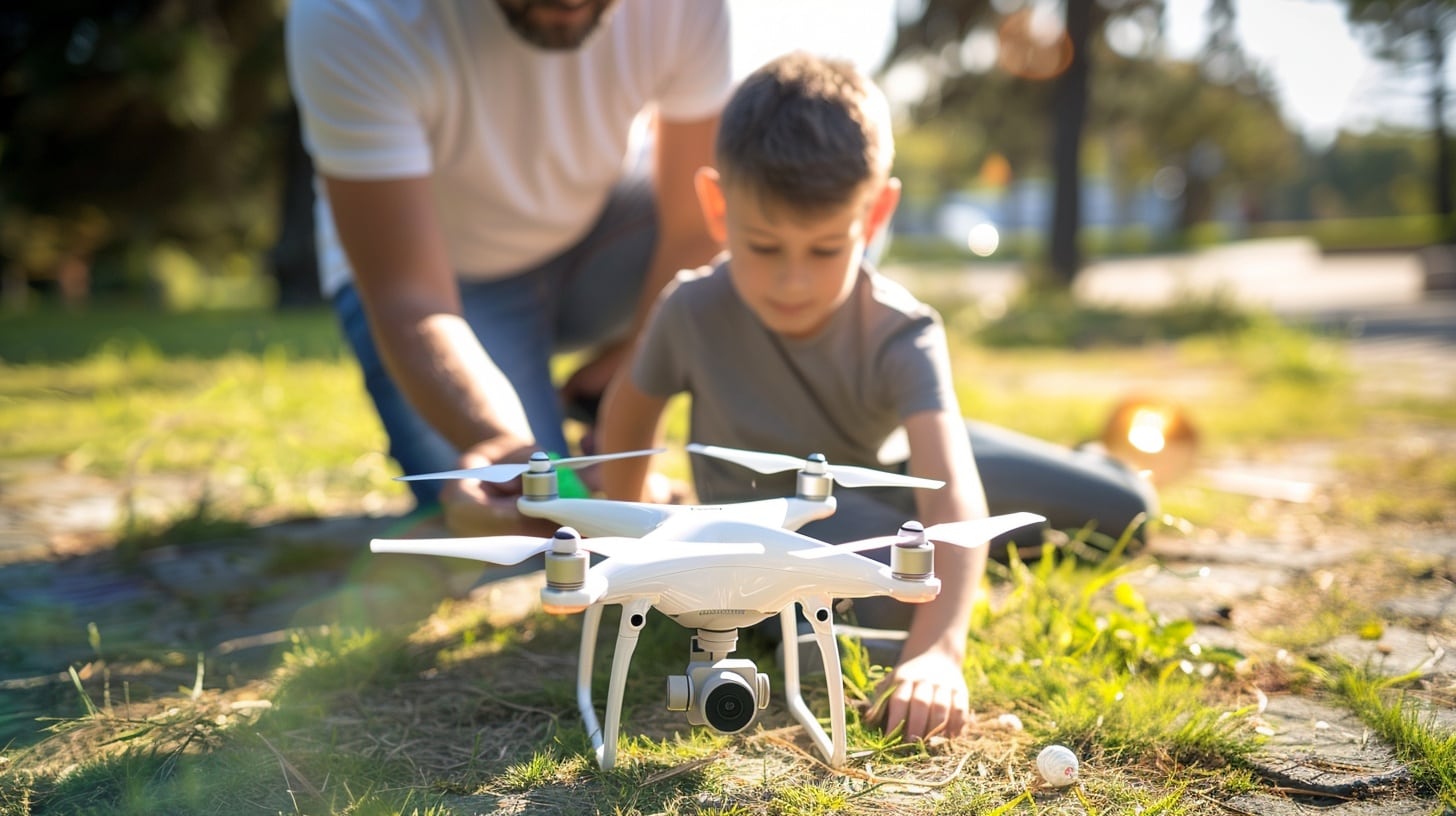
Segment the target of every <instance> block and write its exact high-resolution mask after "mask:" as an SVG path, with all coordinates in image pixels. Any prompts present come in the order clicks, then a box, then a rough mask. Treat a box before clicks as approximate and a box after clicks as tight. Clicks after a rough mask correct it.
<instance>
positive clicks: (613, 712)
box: [576, 598, 847, 771]
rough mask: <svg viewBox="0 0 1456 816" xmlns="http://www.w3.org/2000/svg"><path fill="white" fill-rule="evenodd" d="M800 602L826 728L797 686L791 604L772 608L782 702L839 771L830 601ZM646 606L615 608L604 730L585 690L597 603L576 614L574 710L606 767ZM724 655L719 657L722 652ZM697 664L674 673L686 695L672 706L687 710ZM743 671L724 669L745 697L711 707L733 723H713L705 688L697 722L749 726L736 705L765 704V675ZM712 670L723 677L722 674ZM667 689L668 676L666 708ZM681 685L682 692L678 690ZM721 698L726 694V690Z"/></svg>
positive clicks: (841, 753)
mask: <svg viewBox="0 0 1456 816" xmlns="http://www.w3.org/2000/svg"><path fill="white" fill-rule="evenodd" d="M799 605H800V606H801V607H803V609H804V614H805V616H806V617H807V618H808V619H809V625H810V626H811V627H812V628H813V631H814V639H815V640H816V641H817V642H818V644H819V654H820V657H821V658H822V659H823V661H824V668H825V676H826V678H828V691H829V732H828V733H825V731H824V727H823V726H822V725H820V724H819V719H818V718H817V717H815V716H814V712H813V711H811V710H810V709H809V704H808V703H806V702H805V701H804V696H803V693H802V692H801V690H800V685H799V650H798V649H797V648H795V647H794V644H795V643H796V641H797V639H798V632H797V626H798V625H797V622H796V617H795V614H794V608H793V606H792V605H791V606H789V607H788V608H787V609H785V610H784V611H782V612H781V613H779V625H780V626H781V627H782V628H783V642H784V645H785V648H784V657H783V669H784V698H785V701H786V702H787V704H788V707H789V711H790V712H791V713H792V714H793V715H794V719H796V720H797V721H798V722H799V724H800V725H802V726H803V727H804V729H805V730H806V731H808V732H809V736H810V738H811V739H812V740H813V741H814V744H815V746H816V747H817V748H818V749H819V751H820V753H822V754H823V755H824V757H825V758H826V759H827V761H828V763H829V765H830V766H831V767H834V768H838V767H841V766H843V765H844V762H845V759H846V754H847V751H846V748H845V724H844V681H843V679H842V675H841V674H840V666H839V646H838V644H837V643H836V642H835V639H834V624H833V620H832V615H831V614H830V601H829V599H828V598H804V599H801V600H800V601H799ZM650 608H651V603H650V602H649V601H648V600H646V599H637V600H634V601H630V602H628V603H626V604H623V605H622V620H621V622H620V623H619V624H618V628H617V646H616V650H615V652H614V654H613V657H612V676H611V681H610V683H609V684H608V686H607V711H606V720H607V722H606V727H605V728H603V727H602V724H601V722H600V721H599V720H598V719H597V712H596V706H595V704H594V703H593V702H592V694H591V681H592V665H593V661H594V660H595V657H596V640H597V632H598V630H599V628H600V626H601V621H602V605H601V604H595V605H593V606H590V607H588V608H587V610H586V613H585V615H584V616H583V618H582V631H581V651H580V653H579V655H578V659H577V669H576V705H577V708H578V709H579V710H580V712H581V720H582V724H583V725H584V726H585V727H586V731H587V735H588V737H589V738H590V739H591V743H592V749H593V751H594V753H595V754H596V758H597V764H598V765H599V766H600V767H601V769H602V770H604V771H606V770H611V769H612V768H613V767H614V766H615V765H616V764H617V737H618V734H619V732H620V729H621V722H622V695H623V692H624V691H625V690H626V686H627V673H628V669H629V668H630V666H631V663H632V653H633V652H634V651H635V650H636V649H637V640H638V636H639V635H640V634H641V632H642V627H643V626H644V625H645V624H646V622H647V610H648V609H650ZM700 634H701V633H700ZM730 650H731V648H730ZM724 655H726V652H725V653H724ZM712 656H713V657H714V658H715V660H716V658H717V657H718V656H717V655H716V654H715V655H712ZM739 662H742V663H745V664H747V663H748V661H722V660H717V661H716V662H715V663H714V664H712V665H711V666H709V665H707V664H703V667H704V668H721V667H724V666H726V665H727V664H728V663H734V664H737V663H739ZM698 665H699V664H691V665H690V666H689V671H690V674H689V675H688V676H684V677H682V678H680V680H681V682H680V683H679V686H680V688H679V690H678V694H677V696H678V697H679V698H683V697H684V695H686V697H685V699H680V700H679V701H678V705H677V707H678V708H679V710H682V709H686V708H688V707H689V706H690V705H692V703H690V702H689V701H690V700H692V699H693V697H694V696H695V695H694V694H693V693H692V691H690V689H692V687H693V684H694V681H699V680H701V679H702V678H700V677H696V675H697V674H699V673H700V672H693V671H692V669H693V668H694V666H698ZM747 668H748V669H749V670H750V671H744V669H743V667H738V666H736V665H735V666H734V667H732V669H731V673H736V674H739V675H741V676H743V678H744V681H745V682H744V683H743V686H744V689H745V691H746V692H747V694H746V696H744V698H743V699H742V701H741V702H739V703H733V704H731V705H728V706H727V707H724V706H722V705H720V706H718V709H721V710H718V709H713V710H714V711H716V713H717V714H718V715H725V716H726V718H727V719H728V720H733V722H731V723H724V722H717V721H716V719H717V718H716V717H715V716H714V715H713V714H709V713H707V712H708V711H709V709H710V708H712V705H711V701H712V700H713V696H712V695H713V692H712V691H704V692H703V695H704V697H705V699H704V700H699V701H698V702H699V703H700V704H701V703H708V704H709V705H701V706H700V707H702V708H703V714H704V718H705V720H704V721H705V722H707V723H708V724H710V725H712V726H713V727H715V728H717V729H718V730H720V731H722V732H724V733H731V732H732V731H733V730H742V728H744V727H747V725H748V724H749V723H751V721H752V718H751V717H749V719H748V721H747V722H741V724H740V723H739V721H737V719H736V718H737V717H740V716H742V714H743V713H746V712H743V711H742V710H741V707H743V706H752V708H762V707H764V706H766V705H767V704H768V682H767V681H768V678H767V677H766V676H764V675H758V674H757V673H756V671H752V666H751V664H749V665H748V667H747ZM750 672H751V673H753V674H754V675H755V676H754V678H753V681H752V682H751V685H750V682H749V680H748V674H749V673H750ZM719 673H720V674H725V673H724V672H719ZM690 677H692V678H693V681H690V680H689V678H690ZM674 679H678V678H674ZM729 679H730V680H732V681H733V683H735V684H736V683H738V681H737V680H736V679H732V678H729ZM719 688H725V689H731V688H732V686H731V685H729V684H720V685H719ZM673 689H674V686H673V683H672V679H670V680H669V707H670V708H673V707H674V702H673V699H674V697H673ZM683 689H689V690H688V691H684V690H683ZM728 696H729V697H731V696H733V695H728ZM726 699H727V698H726V697H725V700H726ZM750 711H751V709H750ZM689 719H690V720H694V719H696V718H694V717H692V715H689Z"/></svg>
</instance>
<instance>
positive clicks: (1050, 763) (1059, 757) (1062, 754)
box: [1036, 745, 1077, 788]
mask: <svg viewBox="0 0 1456 816" xmlns="http://www.w3.org/2000/svg"><path fill="white" fill-rule="evenodd" d="M1036 769H1037V770H1038V771H1041V778H1042V779H1045V780H1046V781H1047V784H1048V785H1051V786H1052V787H1054V788H1064V787H1066V786H1068V785H1070V784H1072V783H1073V782H1076V781H1077V755H1076V754H1074V753H1072V749H1071V748H1068V747H1067V746H1065V745H1048V746H1047V747H1045V748H1043V749H1041V753H1040V754H1037V755H1036Z"/></svg>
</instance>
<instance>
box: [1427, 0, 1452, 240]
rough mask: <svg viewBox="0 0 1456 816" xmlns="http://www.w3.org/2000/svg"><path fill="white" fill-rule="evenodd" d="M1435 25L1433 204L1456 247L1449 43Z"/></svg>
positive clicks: (1445, 234) (1445, 235)
mask: <svg viewBox="0 0 1456 816" xmlns="http://www.w3.org/2000/svg"><path fill="white" fill-rule="evenodd" d="M1441 35H1442V32H1441V29H1440V27H1439V26H1437V25H1436V24H1435V21H1432V22H1431V25H1430V26H1429V27H1428V28H1427V29H1426V37H1427V38H1428V40H1429V42H1430V47H1431V60H1430V62H1431V131H1432V135H1433V136H1434V138H1435V140H1436V172H1435V174H1434V175H1435V178H1434V183H1435V189H1434V193H1435V195H1434V196H1433V203H1434V204H1435V205H1436V213H1437V214H1438V215H1439V216H1440V217H1441V239H1442V240H1443V241H1445V242H1446V243H1448V244H1456V219H1453V217H1452V210H1453V207H1452V200H1451V181H1452V179H1451V144H1450V142H1449V141H1447V139H1446V43H1445V40H1444V39H1443V38H1442V36H1441Z"/></svg>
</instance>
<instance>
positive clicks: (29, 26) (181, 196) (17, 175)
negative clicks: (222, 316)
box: [0, 0, 288, 286]
mask: <svg viewBox="0 0 1456 816" xmlns="http://www.w3.org/2000/svg"><path fill="white" fill-rule="evenodd" d="M283 9H284V5H283V4H282V3H278V2H257V0H72V2H68V3H64V4H59V5H57V4H55V3H44V2H39V0H24V1H23V2H14V3H10V4H7V8H6V10H5V11H3V12H0V220H3V223H4V230H3V232H0V253H3V254H4V255H5V256H6V261H7V266H9V267H11V268H17V267H18V268H19V270H20V272H21V273H22V274H34V273H45V272H46V271H47V270H53V269H56V268H65V267H68V266H71V267H74V266H76V265H80V266H83V267H88V268H89V266H90V265H91V263H92V260H93V259H94V258H95V257H96V255H97V253H98V252H99V251H101V250H102V248H103V247H104V246H111V247H115V246H117V245H131V246H137V245H145V246H151V245H156V244H160V243H164V242H174V243H175V244H177V245H179V246H181V247H184V248H185V249H186V250H187V251H188V252H189V253H190V254H192V255H194V256H195V257H198V258H200V259H204V260H208V261H214V262H220V261H222V260H223V259H226V258H228V257H229V256H233V254H234V253H237V252H239V251H253V252H256V251H257V250H259V249H261V248H262V247H264V246H266V245H267V243H268V242H270V241H271V238H272V234H273V232H274V224H275V219H276V210H277V205H276V202H277V192H276V190H277V187H278V178H279V174H278V172H277V168H278V163H279V162H278V160H277V157H278V156H279V155H280V152H279V147H280V144H281V138H282V134H283V133H284V126H285V124H286V122H285V119H284V117H283V114H284V112H285V111H286V110H287V105H288V89H287V83H286V79H285V77H284V73H283V61H282V36H281V25H282V14H283ZM123 266H124V265H123ZM125 272H130V273H132V274H135V273H136V270H135V269H132V270H122V271H117V272H116V274H117V275H120V276H124V273H125ZM98 276H101V271H100V270H98ZM98 283H101V284H104V285H108V286H126V285H131V286H135V285H137V284H139V283H141V281H137V280H115V279H111V280H99V281H98Z"/></svg>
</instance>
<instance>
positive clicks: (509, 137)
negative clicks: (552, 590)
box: [288, 0, 731, 534]
mask: <svg viewBox="0 0 1456 816" xmlns="http://www.w3.org/2000/svg"><path fill="white" fill-rule="evenodd" d="M728 36H729V35H728V17H727V10H726V8H725V3H724V0H711V2H710V1H709V0H676V1H674V0H574V1H572V0H294V2H293V4H292V5H291V7H290V9H289V19H288V62H289V75H290V81H291V84H292V86H293V89H294V93H295V95H296V97H297V99H298V103H299V108H300V110H301V112H302V115H303V121H304V133H305V144H306V145H307V146H308V148H309V151H310V153H311V154H312V156H313V159H314V163H315V166H316V168H317V169H318V174H319V185H318V186H319V193H320V195H319V218H318V223H319V243H320V250H319V253H320V267H321V276H322V284H323V287H324V293H325V295H326V296H328V297H329V298H330V299H331V300H332V302H333V304H334V307H335V311H336V312H337V313H338V316H339V319H340V321H341V324H342V326H343V328H344V331H345V333H346V335H347V336H348V338H349V340H350V343H351V345H352V346H353V348H354V350H355V353H356V354H357V356H358V358H359V361H360V364H361V366H362V368H363V371H364V376H365V382H366V385H367V387H368V389H369V393H370V395H371V397H372V398H373V400H374V403H375V406H376V409H377V410H378V412H379V415H380V418H381V420H382V421H383V423H384V426H385V429H386V431H387V432H388V434H389V437H390V451H391V454H392V455H393V456H394V458H395V459H396V460H397V461H398V462H399V464H400V466H401V468H403V470H404V471H405V472H406V473H420V472H430V471H437V470H450V469H455V468H466V467H479V466H482V465H486V464H491V463H493V462H501V461H523V460H524V459H525V458H526V457H527V456H528V455H529V454H530V453H531V452H532V451H533V450H536V449H542V448H544V449H546V450H548V451H554V452H559V453H563V454H564V453H566V441H565V438H564V436H563V433H562V429H561V422H562V408H561V405H562V400H563V398H565V399H568V400H569V399H575V398H577V397H587V398H591V397H595V396H596V395H599V394H600V393H601V392H602V390H604V389H605V387H606V384H607V382H608V380H610V378H611V377H612V375H613V374H614V373H615V371H616V369H617V367H618V365H619V364H620V362H621V361H622V359H623V358H624V356H625V354H626V351H627V350H628V349H629V348H630V345H631V341H632V338H634V337H635V336H636V333H637V331H638V330H639V329H640V327H641V326H642V324H643V322H644V321H645V318H646V315H647V312H648V309H649V307H650V305H651V304H652V302H653V300H654V298H655V296H656V294H657V292H658V290H659V289H660V288H661V287H662V285H663V284H665V283H666V282H667V281H668V280H670V279H671V277H672V276H673V274H674V273H676V272H677V270H679V269H682V268H689V267H694V266H697V265H700V264H702V263H704V262H706V261H707V260H708V259H709V258H710V257H711V256H712V255H713V254H714V253H715V252H716V251H717V249H718V247H717V245H716V244H715V243H714V241H713V240H712V238H711V237H709V235H708V233H707V232H706V230H705V228H704V225H703V222H702V217H701V214H700V211H699V209H698V207H697V206H696V200H695V197H694V192H693V174H694V172H695V171H696V170H697V168H698V167H700V166H702V165H704V164H709V163H711V161H712V149H713V139H714V136H715V133H716V129H717V113H718V110H719V109H720V108H721V106H722V104H723V102H724V101H725V100H726V98H727V95H728V92H729V90H730V86H731V66H730V61H729V43H728ZM644 110H649V111H653V112H654V115H653V116H652V118H651V121H652V126H651V128H650V130H651V138H652V143H653V145H654V148H653V151H652V154H651V155H652V160H651V167H650V172H649V173H647V174H641V173H638V174H636V175H634V174H633V173H632V172H631V168H630V164H631V163H630V162H629V161H628V159H629V157H630V156H631V154H632V144H631V135H632V131H633V123H634V121H638V120H639V117H638V115H639V113H641V112H643V111H644ZM644 176H650V178H644ZM571 348H588V349H591V353H590V356H589V358H588V359H587V362H586V363H585V364H584V365H582V366H581V367H580V368H579V369H578V370H577V371H576V372H575V373H574V374H573V375H572V376H571V377H570V378H569V379H568V381H567V382H566V383H565V385H564V386H563V387H562V389H561V393H560V394H558V393H557V391H556V389H555V387H554V386H553V383H552V380H551V371H550V360H551V357H552V355H553V354H554V353H556V352H559V351H563V350H567V349H571ZM411 484H412V485H413V486H415V487H416V497H417V499H418V500H419V501H420V503H421V504H422V505H428V504H431V503H433V502H434V501H436V500H437V499H438V500H439V501H440V503H441V504H442V505H443V507H444V509H445V516H446V521H447V523H448V524H449V526H450V527H451V528H452V529H453V530H455V531H456V532H457V533H477V534H478V533H487V532H500V531H504V530H509V529H512V528H515V527H517V526H519V523H520V519H519V517H518V515H517V513H516V510H515V504H514V500H513V498H511V497H509V496H506V495H503V492H502V491H501V490H500V488H499V487H497V486H494V485H485V484H482V483H479V482H473V481H463V482H454V481H450V482H443V483H442V482H430V481H424V482H412V483H411ZM434 491H439V492H438V494H436V493H435V492H434Z"/></svg>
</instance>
